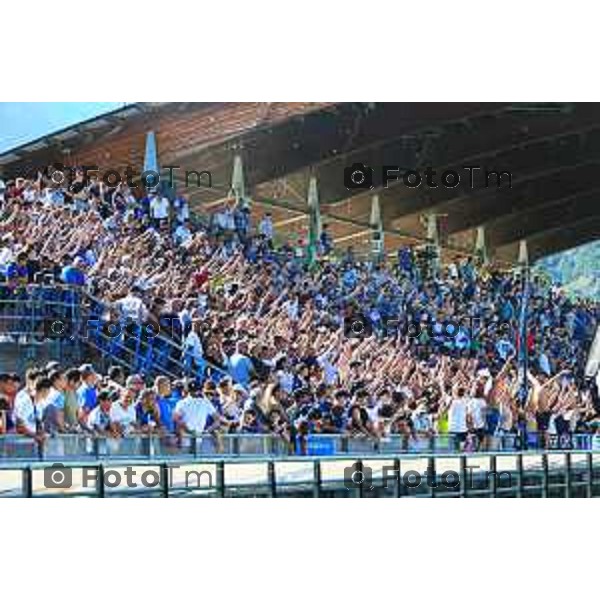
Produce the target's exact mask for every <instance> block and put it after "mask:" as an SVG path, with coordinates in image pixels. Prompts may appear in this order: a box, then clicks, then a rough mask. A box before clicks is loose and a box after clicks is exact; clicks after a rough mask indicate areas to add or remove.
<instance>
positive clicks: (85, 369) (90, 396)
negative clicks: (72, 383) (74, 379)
mask: <svg viewBox="0 0 600 600" xmlns="http://www.w3.org/2000/svg"><path fill="white" fill-rule="evenodd" d="M79 372H80V373H81V385H80V386H79V388H78V389H77V400H78V404H79V422H80V423H82V424H84V426H87V417H88V415H89V414H90V413H91V412H92V410H93V409H94V408H96V406H98V392H97V390H96V384H97V382H98V374H97V373H96V371H94V367H93V366H92V365H90V364H85V365H81V367H80V368H79Z"/></svg>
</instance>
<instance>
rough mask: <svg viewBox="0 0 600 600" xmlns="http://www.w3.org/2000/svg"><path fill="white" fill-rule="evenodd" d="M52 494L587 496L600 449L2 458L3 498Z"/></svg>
mask: <svg viewBox="0 0 600 600" xmlns="http://www.w3.org/2000/svg"><path fill="white" fill-rule="evenodd" d="M356 473H360V474H361V475H362V477H361V478H360V479H357V478H355V477H354V475H355V474H356ZM449 474H451V476H449ZM57 495H58V496H71V497H72V496H91V497H105V496H116V497H119V496H120V497H123V496H161V497H169V496H191V497H226V496H229V497H248V496H265V497H285V496H293V497H307V496H308V497H398V498H401V497H429V498H434V497H480V498H481V497H493V498H496V497H512V498H524V497H588V498H590V497H598V496H600V453H597V452H588V451H576V450H572V451H567V452H564V451H546V452H543V453H523V452H510V453H505V454H497V453H483V454H478V455H466V454H458V455H456V454H450V455H444V454H418V455H390V456H382V457H373V456H366V455H360V454H359V455H348V456H344V457H327V458H322V457H288V458H279V459H274V458H265V459H262V460H261V459H258V458H256V457H248V458H222V457H221V458H219V457H213V458H207V459H202V460H193V461H188V462H182V461H181V460H174V459H170V460H160V461H158V460H148V461H143V462H142V461H140V460H138V461H137V462H136V461H127V460H120V461H118V462H117V463H106V462H104V461H97V460H96V461H95V460H88V461H83V462H77V463H72V464H70V465H68V466H67V467H65V466H63V465H59V464H56V463H50V462H39V463H26V464H2V463H0V497H7V496H18V497H47V496H57Z"/></svg>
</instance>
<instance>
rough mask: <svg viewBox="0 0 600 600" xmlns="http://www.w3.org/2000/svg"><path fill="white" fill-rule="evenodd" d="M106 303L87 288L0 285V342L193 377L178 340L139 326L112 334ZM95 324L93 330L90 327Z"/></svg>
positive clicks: (206, 367)
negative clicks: (57, 326)
mask: <svg viewBox="0 0 600 600" xmlns="http://www.w3.org/2000/svg"><path fill="white" fill-rule="evenodd" d="M107 312H108V309H107V307H106V305H105V304H104V303H103V302H102V301H101V300H100V299H98V298H96V297H94V296H93V295H92V294H90V293H89V292H87V291H86V290H85V289H83V288H81V287H76V286H68V285H62V284H56V285H54V284H53V285H52V286H49V285H38V284H29V285H24V286H18V287H12V286H9V285H8V284H6V283H4V284H0V340H2V341H5V342H6V341H9V342H13V343H18V344H19V345H21V346H31V347H33V348H35V347H36V346H39V345H42V344H48V343H51V344H54V345H55V346H56V347H57V351H58V353H59V356H60V357H61V358H62V357H65V356H68V355H71V356H73V357H77V358H81V357H82V353H83V350H84V349H87V351H88V352H89V351H92V352H93V353H95V354H97V358H98V360H100V361H102V362H103V363H104V366H105V367H107V366H109V365H110V364H118V365H121V366H123V367H125V368H127V369H129V370H131V371H132V372H144V373H146V374H148V375H154V374H160V375H167V376H169V377H171V378H173V379H175V378H179V377H182V376H184V375H185V376H194V375H196V374H198V373H196V369H195V368H194V367H193V366H192V365H191V364H190V363H189V362H186V360H185V357H184V349H183V345H182V343H181V342H182V340H181V339H175V338H174V337H170V336H169V335H165V334H164V333H161V332H159V333H158V335H156V336H153V335H143V334H142V332H141V328H140V327H137V328H135V329H127V330H126V331H125V327H123V331H124V332H125V333H122V334H120V335H110V334H109V333H108V331H107V329H106V328H105V327H103V325H104V321H103V320H102V317H103V315H104V314H106V313H107ZM54 321H61V322H62V323H63V324H64V325H66V326H67V330H66V332H65V334H64V335H55V334H54V333H53V332H52V331H50V328H51V327H50V326H51V324H52V323H53V322H54ZM92 323H96V326H95V327H91V326H90V324H92ZM202 371H203V372H208V373H210V374H213V375H214V374H217V376H223V375H225V374H226V371H225V370H223V369H222V368H220V367H219V366H217V365H214V364H212V363H210V362H209V361H206V360H205V361H204V364H203V365H202Z"/></svg>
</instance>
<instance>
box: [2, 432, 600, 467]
mask: <svg viewBox="0 0 600 600" xmlns="http://www.w3.org/2000/svg"><path fill="white" fill-rule="evenodd" d="M306 437H307V438H309V439H308V442H307V443H303V442H304V441H306V438H305V437H302V436H296V439H295V440H294V442H295V443H294V444H292V443H291V442H288V441H287V440H286V439H283V438H282V437H281V436H278V435H275V434H271V433H265V434H244V433H234V434H221V435H218V436H216V437H215V436H213V435H210V434H205V435H197V436H193V435H185V436H178V435H176V434H174V433H168V432H164V433H163V432H157V433H141V432H134V433H131V434H130V435H127V436H123V437H111V436H106V435H102V434H100V433H97V432H80V433H67V434H52V435H49V436H48V437H47V438H46V440H45V441H44V442H42V443H38V442H37V441H36V440H34V439H33V438H31V437H27V436H25V435H19V434H4V435H0V460H4V461H23V460H30V459H33V458H35V459H37V460H40V461H43V460H46V459H49V458H54V459H56V460H58V459H60V460H63V461H68V462H69V463H70V462H72V461H73V460H77V459H78V458H79V457H82V456H90V457H92V456H93V457H96V458H100V457H103V458H105V459H106V460H109V461H111V460H120V459H122V458H123V457H125V456H128V457H138V458H140V459H148V458H152V457H154V458H158V457H164V458H166V457H177V456H179V457H184V456H188V457H189V456H194V457H199V456H205V457H212V456H231V457H235V456H244V455H252V456H277V457H284V456H302V457H305V458H309V457H314V456H327V457H335V456H340V457H347V456H350V455H352V454H355V453H362V455H364V456H370V457H373V458H377V457H386V456H390V455H393V454H398V453H399V454H402V455H406V456H420V455H429V454H432V455H436V456H438V455H445V454H447V455H449V456H457V455H459V454H460V453H461V451H460V449H459V447H458V445H457V444H456V439H455V436H454V435H452V434H447V435H422V436H411V435H400V434H394V435H392V436H389V437H388V438H383V439H378V440H376V439H373V438H361V437H356V436H354V437H353V436H350V435H347V434H317V435H313V436H306ZM555 438H556V439H553V440H551V444H550V445H549V447H548V448H545V449H544V448H542V446H541V444H539V442H540V441H541V438H540V439H538V445H535V444H531V446H530V447H528V448H520V447H519V442H520V436H518V435H516V434H515V435H511V436H503V437H502V438H494V439H496V440H497V441H498V442H501V443H499V444H498V445H497V446H496V447H495V448H491V449H489V450H488V449H483V450H475V449H473V450H471V451H469V452H468V453H467V454H468V455H469V456H481V455H484V454H486V453H487V452H491V453H495V454H498V455H505V454H507V453H508V454H509V453H511V452H517V451H522V452H525V453H527V452H533V453H536V452H539V451H542V450H543V451H557V452H565V451H571V450H573V451H582V452H585V451H590V450H593V449H596V448H597V449H599V450H600V436H594V435H593V434H571V435H570V436H568V440H566V438H562V439H560V436H555ZM411 441H414V442H417V443H416V444H415V445H412V446H411ZM565 441H566V442H567V443H564V442H565Z"/></svg>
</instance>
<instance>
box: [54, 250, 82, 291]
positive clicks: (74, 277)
mask: <svg viewBox="0 0 600 600" xmlns="http://www.w3.org/2000/svg"><path fill="white" fill-rule="evenodd" d="M63 263H64V267H63V268H62V270H61V272H60V280H61V281H62V282H63V283H66V284H67V285H85V274H84V273H83V271H82V270H81V269H80V266H81V265H82V264H83V261H82V260H81V259H80V258H77V259H75V261H73V262H72V260H71V257H70V256H65V257H64V259H63Z"/></svg>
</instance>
